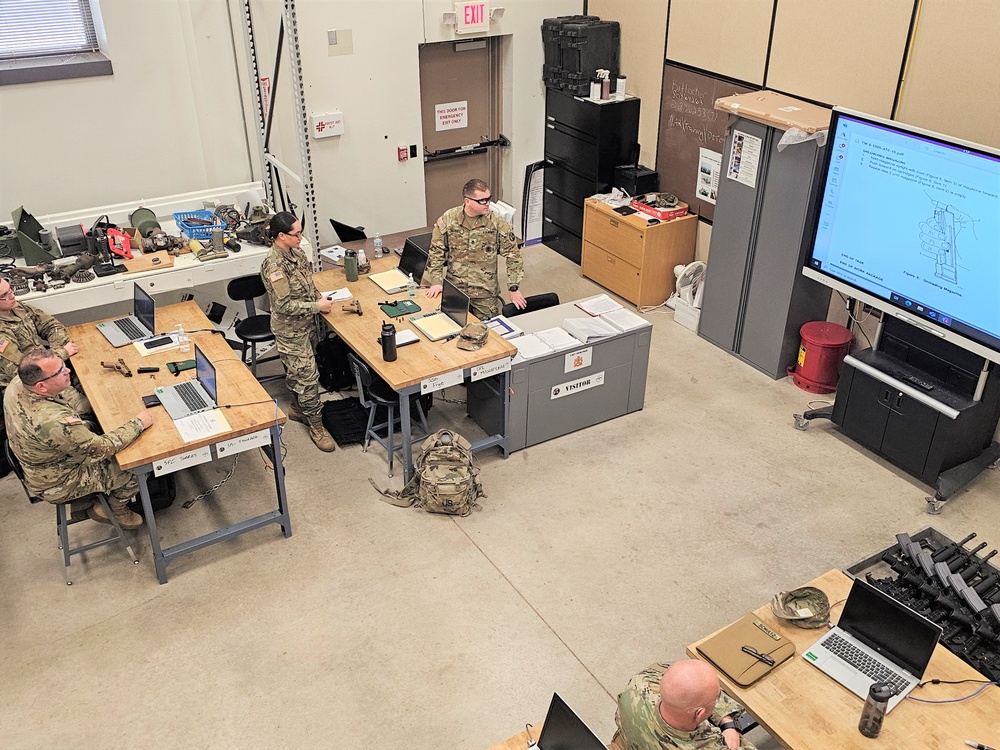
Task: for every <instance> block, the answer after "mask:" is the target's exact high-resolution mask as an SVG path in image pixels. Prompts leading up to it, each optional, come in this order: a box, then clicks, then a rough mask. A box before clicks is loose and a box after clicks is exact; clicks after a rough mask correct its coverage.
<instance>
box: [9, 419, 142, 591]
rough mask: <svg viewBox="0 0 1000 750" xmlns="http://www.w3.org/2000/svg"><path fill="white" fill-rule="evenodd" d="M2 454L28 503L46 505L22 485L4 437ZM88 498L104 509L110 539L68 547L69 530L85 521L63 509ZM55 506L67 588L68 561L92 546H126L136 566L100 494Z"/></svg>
mask: <svg viewBox="0 0 1000 750" xmlns="http://www.w3.org/2000/svg"><path fill="white" fill-rule="evenodd" d="M3 452H4V456H6V458H7V463H9V464H10V467H11V469H12V470H13V471H14V475H15V476H16V477H17V478H18V480H19V481H20V482H21V487H22V488H24V494H25V495H27V496H28V500H29V501H31V502H32V503H41V502H45V501H44V500H42V498H40V497H36V496H34V495H32V494H31V491H30V490H29V489H28V485H26V484H25V483H24V468H23V467H22V466H21V462H20V460H19V459H18V457H17V455H16V454H15V453H14V451H13V450H12V449H11V447H10V442H9V441H8V440H7V439H6V438H4V441H3ZM90 497H95V498H97V500H98V501H99V502H100V503H101V505H102V506H103V507H104V512H105V514H106V515H107V517H108V518H109V519H110V521H111V536H109V537H107V538H106V539H101V540H99V541H96V542H91V543H90V544H81V545H80V546H79V547H70V545H69V527H70V526H72V525H73V524H75V523H80V521H85V520H87V519H85V518H73V517H72V516H70V517H69V518H67V514H66V507H67V506H70V505H72V504H73V503H74V502H77V501H79V500H85V499H88V498H90ZM55 505H56V533H57V534H58V535H59V549H61V550H62V551H63V564H64V565H65V566H66V585H67V586H72V585H73V579H72V578H70V558H71V557H72V556H73V555H79V554H80V553H82V552H86V551H87V550H92V549H94V548H95V547H103V546H104V545H105V544H111V543H112V542H121V543H122V545H124V547H125V551H126V552H128V556H129V557H130V558H132V562H133V564H135V565H138V564H139V559H138V558H137V557H136V556H135V552H133V551H132V545H131V544H129V543H128V540H126V539H125V532H123V531H122V527H121V524H119V523H118V519H117V518H115V514H114V513H112V512H111V506H110V505H109V504H108V497H107V495H105V494H104V493H103V492H95V493H93V494H92V495H83V496H82V497H75V498H71V499H69V500H64V501H63V502H61V503H56V504H55Z"/></svg>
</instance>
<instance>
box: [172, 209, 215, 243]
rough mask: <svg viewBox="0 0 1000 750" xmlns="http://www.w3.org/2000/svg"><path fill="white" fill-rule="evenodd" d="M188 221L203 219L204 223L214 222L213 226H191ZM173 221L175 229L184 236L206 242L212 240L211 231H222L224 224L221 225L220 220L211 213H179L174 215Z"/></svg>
mask: <svg viewBox="0 0 1000 750" xmlns="http://www.w3.org/2000/svg"><path fill="white" fill-rule="evenodd" d="M188 219H204V220H205V221H212V222H215V223H214V224H211V225H209V224H191V223H189V222H188ZM174 221H175V222H177V228H178V229H180V230H181V231H182V232H184V234H186V235H187V236H188V237H190V238H191V239H192V240H208V239H211V238H212V230H213V229H223V228H224V227H225V224H223V223H222V219H220V218H219V217H218V216H216V215H215V214H213V213H212V212H211V211H181V212H180V213H176V214H174Z"/></svg>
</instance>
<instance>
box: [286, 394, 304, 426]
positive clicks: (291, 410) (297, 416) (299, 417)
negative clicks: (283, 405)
mask: <svg viewBox="0 0 1000 750" xmlns="http://www.w3.org/2000/svg"><path fill="white" fill-rule="evenodd" d="M288 418H289V419H291V420H292V421H293V422H301V423H302V424H309V420H308V419H307V418H306V415H305V414H303V413H302V410H301V409H300V408H299V400H298V399H297V398H294V397H293V398H292V402H291V403H290V404H289V405H288Z"/></svg>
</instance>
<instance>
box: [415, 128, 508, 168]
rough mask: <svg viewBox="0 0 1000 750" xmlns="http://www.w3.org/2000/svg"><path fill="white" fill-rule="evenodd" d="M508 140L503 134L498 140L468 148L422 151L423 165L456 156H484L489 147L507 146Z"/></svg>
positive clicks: (474, 144)
mask: <svg viewBox="0 0 1000 750" xmlns="http://www.w3.org/2000/svg"><path fill="white" fill-rule="evenodd" d="M509 145H510V138H508V137H507V136H505V135H504V134H503V133H501V134H500V137H499V138H496V139H494V140H492V141H480V142H479V143H470V144H469V145H468V146H454V147H452V148H439V149H438V150H437V151H427V150H426V149H425V151H424V163H425V164H426V163H427V162H429V161H438V160H441V159H454V158H456V157H458V156H472V155H473V154H485V153H486V149H488V148H489V147H490V146H504V147H506V146H509Z"/></svg>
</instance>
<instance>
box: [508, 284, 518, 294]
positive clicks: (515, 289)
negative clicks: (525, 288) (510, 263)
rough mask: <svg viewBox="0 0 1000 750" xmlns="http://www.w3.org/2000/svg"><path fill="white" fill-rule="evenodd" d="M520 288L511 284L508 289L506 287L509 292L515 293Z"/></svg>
mask: <svg viewBox="0 0 1000 750" xmlns="http://www.w3.org/2000/svg"><path fill="white" fill-rule="evenodd" d="M520 288H521V287H519V286H518V285H517V284H511V285H510V287H508V290H509V291H511V292H516V291H517V290H518V289H520Z"/></svg>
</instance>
